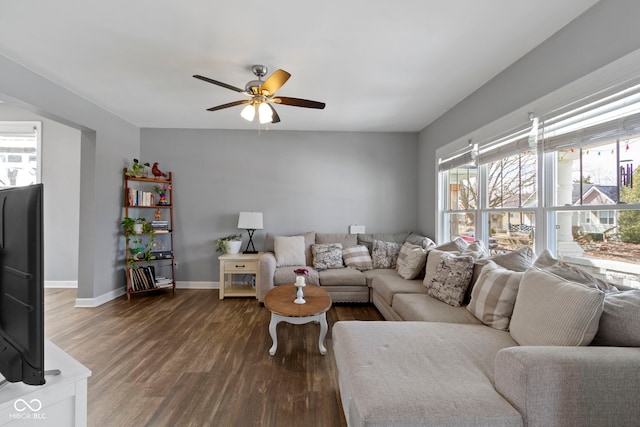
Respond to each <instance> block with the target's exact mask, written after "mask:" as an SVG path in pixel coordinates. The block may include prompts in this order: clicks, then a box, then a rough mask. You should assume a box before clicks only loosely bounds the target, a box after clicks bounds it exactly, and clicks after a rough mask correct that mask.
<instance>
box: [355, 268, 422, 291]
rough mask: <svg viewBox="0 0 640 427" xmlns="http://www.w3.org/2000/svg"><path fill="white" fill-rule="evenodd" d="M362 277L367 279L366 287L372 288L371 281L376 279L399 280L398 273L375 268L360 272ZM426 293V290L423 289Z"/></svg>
mask: <svg viewBox="0 0 640 427" xmlns="http://www.w3.org/2000/svg"><path fill="white" fill-rule="evenodd" d="M362 273H363V274H364V276H365V277H366V278H367V286H369V287H370V286H372V284H373V279H375V278H376V277H391V278H399V276H398V272H397V271H396V270H393V269H391V268H376V269H375V270H366V271H363V272H362ZM425 292H426V289H425Z"/></svg>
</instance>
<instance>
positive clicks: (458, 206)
mask: <svg viewBox="0 0 640 427" xmlns="http://www.w3.org/2000/svg"><path fill="white" fill-rule="evenodd" d="M477 177H478V169H477V168H476V166H475V165H465V166H462V167H459V168H455V169H451V170H450V171H449V209H450V210H456V211H458V210H473V209H475V208H476V206H477V203H478V202H477V197H478V190H477V188H478V187H477V186H478V183H477Z"/></svg>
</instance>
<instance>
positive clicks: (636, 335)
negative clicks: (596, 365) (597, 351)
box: [592, 290, 640, 347]
mask: <svg viewBox="0 0 640 427" xmlns="http://www.w3.org/2000/svg"><path fill="white" fill-rule="evenodd" d="M592 344H594V345H609V346H614V347H640V290H633V291H624V292H611V293H608V294H606V295H605V297H604V310H603V312H602V317H600V327H599V328H598V333H596V337H595V338H594V339H593V343H592Z"/></svg>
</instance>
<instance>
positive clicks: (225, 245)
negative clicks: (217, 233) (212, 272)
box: [215, 234, 242, 254]
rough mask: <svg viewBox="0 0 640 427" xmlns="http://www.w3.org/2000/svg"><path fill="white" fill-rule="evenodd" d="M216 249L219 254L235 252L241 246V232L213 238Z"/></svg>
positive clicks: (238, 250)
mask: <svg viewBox="0 0 640 427" xmlns="http://www.w3.org/2000/svg"><path fill="white" fill-rule="evenodd" d="M215 245H216V251H218V252H219V253H221V254H224V253H227V254H237V253H238V252H240V248H241V247H242V234H231V235H229V236H227V237H221V238H219V239H216V240H215Z"/></svg>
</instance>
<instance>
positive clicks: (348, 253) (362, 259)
mask: <svg viewBox="0 0 640 427" xmlns="http://www.w3.org/2000/svg"><path fill="white" fill-rule="evenodd" d="M342 259H344V263H345V265H346V266H347V267H350V268H355V269H358V270H360V271H365V270H371V269H373V261H372V260H371V255H369V250H368V249H367V247H366V246H352V247H350V248H342Z"/></svg>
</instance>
